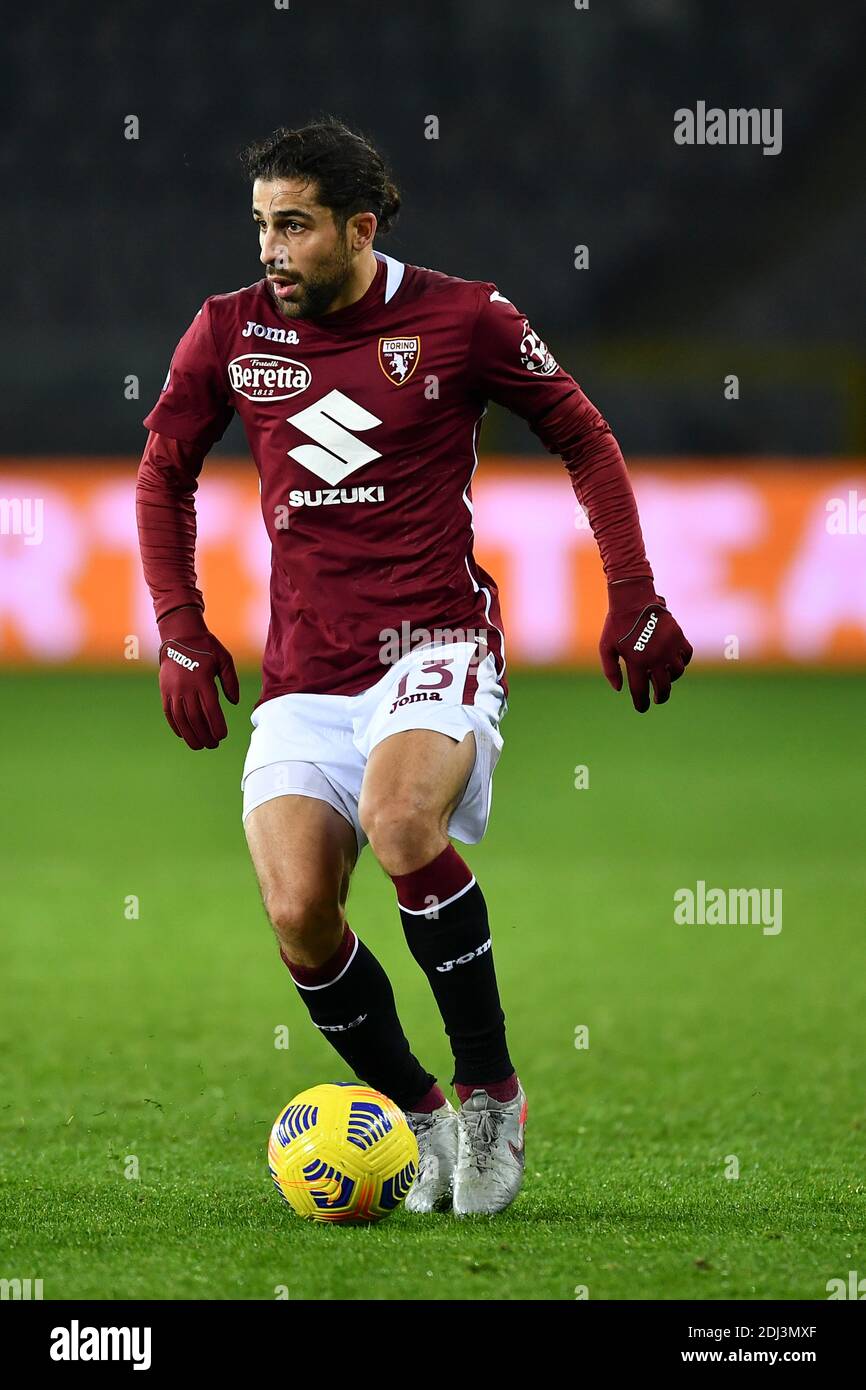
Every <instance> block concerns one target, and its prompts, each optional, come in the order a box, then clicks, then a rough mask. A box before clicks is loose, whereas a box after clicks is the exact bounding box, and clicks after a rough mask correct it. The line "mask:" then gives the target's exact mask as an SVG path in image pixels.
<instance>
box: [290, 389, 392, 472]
mask: <svg viewBox="0 0 866 1390" xmlns="http://www.w3.org/2000/svg"><path fill="white" fill-rule="evenodd" d="M286 423H287V424H289V425H294V427H295V429H296V430H298V431H299V432H300V433H301V434H305V435H307V437H308V438H309V439H315V441H316V443H315V444H299V445H298V446H297V447H296V448H294V449H289V458H290V459H294V460H295V462H296V463H300V464H301V465H302V467H304V468H308V469H309V471H310V472H311V473H315V474H316V476H317V477H319V478H322V479H324V481H325V482H326V483H330V485H331V487H338V486H339V484H340V483H342V482H343V480H344V479H345V478H348V476H349V474H350V473H354V472H355V470H356V469H358V468H363V467H364V464H365V463H372V462H373V460H374V459H380V458H381V457H382V455H381V454H380V453H379V451H378V449H371V448H370V446H369V444H365V443H364V441H363V439H358V438H357V436H356V435H355V434H353V433H352V431H353V430H359V431H363V430H372V429H374V428H375V426H376V425H381V423H382V421H381V420H380V419H379V417H378V415H371V413H370V411H369V410H365V409H364V407H363V406H362V405H358V403H357V401H353V400H352V398H351V397H350V396H344V395H343V392H342V391H337V390H334V391H329V392H328V394H327V396H323V397H322V399H321V400H320V401H316V402H315V404H314V405H308V406H307V408H306V409H305V410H299V411H298V413H297V415H288V416H286Z"/></svg>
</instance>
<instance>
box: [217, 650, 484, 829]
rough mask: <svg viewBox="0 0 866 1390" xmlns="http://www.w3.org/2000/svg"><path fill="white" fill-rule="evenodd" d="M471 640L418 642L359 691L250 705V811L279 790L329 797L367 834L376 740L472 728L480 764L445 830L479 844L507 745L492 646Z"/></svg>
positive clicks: (460, 735)
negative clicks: (367, 787) (366, 790)
mask: <svg viewBox="0 0 866 1390" xmlns="http://www.w3.org/2000/svg"><path fill="white" fill-rule="evenodd" d="M475 654H476V647H475V643H474V642H452V643H449V644H447V645H446V644H438V645H436V646H432V645H431V646H425V647H418V648H416V649H415V650H413V651H411V652H409V653H408V654H407V655H406V656H404V657H402V658H401V660H400V661H398V662H396V663H395V664H394V665H393V666H390V667H389V668H388V670H387V671H386V673H385V675H384V676H383V677H382V679H381V680H379V681H377V682H376V684H375V685H372V686H370V688H369V690H364V691H362V693H361V694H360V695H307V694H303V693H299V694H294V695H277V696H275V697H274V699H272V700H266V701H265V702H264V704H261V705H259V706H258V707H257V708H256V709H254V710H253V713H252V716H251V719H252V724H253V734H252V737H251V739H250V746H249V751H248V752H247V757H246V762H245V763H244V772H243V777H242V779H241V787H242V789H243V794H244V807H243V818H244V820H246V818H247V816H248V815H249V814H250V812H251V811H254V810H255V808H256V807H257V806H261V805H262V803H263V802H265V801H271V800H272V799H273V798H274V797H277V796H311V797H314V798H315V799H316V800H318V801H326V802H327V803H328V805H329V806H333V808H334V810H335V811H338V812H339V813H340V815H342V816H345V818H346V820H348V821H350V822H351V824H352V825H353V826H354V827H355V834H356V836H357V840H358V852H359V853H360V851H361V850H362V849H363V847H364V845H365V844H366V843H367V837H366V835H365V834H364V832H363V830H362V829H361V823H360V821H359V819H358V800H359V798H360V795H361V782H362V780H363V777H364V770H365V768H366V766H367V759H368V758H369V756H370V753H371V752H372V750H373V749H374V748H375V747H376V745H377V744H379V743H382V742H383V740H384V739H386V738H390V736H391V735H392V734H398V733H403V732H404V731H405V730H407V729H434V730H436V731H437V732H438V733H442V734H448V735H449V736H450V737H451V738H454V739H456V740H457V741H458V743H459V742H462V741H463V739H464V738H466V736H467V734H469V733H474V735H475V749H476V754H475V766H474V767H473V769H472V774H471V776H470V778H469V781H468V783H467V785H466V791H465V792H464V794H463V799H462V801H461V802H460V805H459V806H457V807H456V809H455V810H454V812H453V814H452V816H451V820H450V821H449V823H448V833H449V835H453V836H454V837H455V839H458V840H462V841H463V842H464V843H465V844H476V843H477V842H478V841H479V840H480V839H481V838H482V836H483V835H484V832H485V830H486V829H487V822H488V820H489V818H490V804H491V800H492V779H493V771H494V768H495V767H496V763H497V761H498V759H499V754H500V752H501V751H502V735H501V734H500V732H499V721H500V719H501V718H502V716H503V714H504V713H505V710H506V702H505V696H504V692H503V689H502V686H501V685H500V683H499V679H498V677H497V675H496V665H495V661H494V658H493V655H492V654H491V653H488V654H487V655H486V656H485V657H484V659H483V661H480V662H476V661H474V660H473V658H474V657H475Z"/></svg>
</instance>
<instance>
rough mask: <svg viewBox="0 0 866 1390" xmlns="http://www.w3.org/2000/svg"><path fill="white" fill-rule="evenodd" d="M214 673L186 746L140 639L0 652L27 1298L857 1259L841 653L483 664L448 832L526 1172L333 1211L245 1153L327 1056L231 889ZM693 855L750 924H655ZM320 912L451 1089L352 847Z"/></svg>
mask: <svg viewBox="0 0 866 1390" xmlns="http://www.w3.org/2000/svg"><path fill="white" fill-rule="evenodd" d="M242 687H243V688H242V696H243V702H242V705H241V707H240V708H239V709H238V710H235V711H231V716H230V717H231V730H232V733H231V738H230V739H229V740H228V741H227V743H225V744H223V746H222V747H221V748H220V750H219V751H218V752H216V753H214V752H210V753H207V752H202V753H198V754H192V753H191V752H189V751H188V750H187V749H186V748H185V747H184V746H183V745H182V744H181V743H180V742H179V741H178V740H177V739H175V738H174V736H173V735H172V734H171V732H170V730H169V729H168V728H167V726H166V725H165V723H164V721H163V717H162V713H161V710H160V706H159V700H158V695H157V690H156V682H155V677H154V675H153V673H152V672H149V673H145V672H133V671H129V672H123V673H119V674H114V675H110V674H109V675H90V674H66V673H58V674H52V675H47V676H46V675H35V674H29V673H28V674H9V673H6V674H5V675H4V678H3V681H2V690H0V715H2V720H3V727H4V729H5V732H6V738H5V741H4V742H5V752H4V774H5V778H4V780H5V790H4V817H3V820H4V828H3V835H2V851H3V856H4V863H3V895H2V896H3V906H2V915H3V919H4V921H3V930H2V936H0V975H2V979H3V1008H2V1095H0V1277H5V1278H14V1277H19V1278H41V1279H42V1280H43V1287H44V1296H45V1298H46V1299H49V1298H62V1299H92V1298H96V1299H102V1298H123V1299H128V1298H156V1299H199V1298H207V1299H233V1298H244V1299H273V1298H274V1297H275V1296H277V1291H278V1290H280V1289H282V1288H284V1289H285V1290H287V1294H288V1297H289V1298H290V1299H292V1300H306V1299H326V1298H330V1299H334V1298H347V1299H369V1298H373V1299H419V1298H420V1299H433V1300H436V1299H517V1298H530V1299H557V1300H559V1299H564V1300H570V1299H573V1298H574V1297H575V1291H576V1289H578V1288H579V1287H580V1286H585V1287H586V1288H587V1290H588V1295H589V1298H590V1299H649V1298H663V1299H685V1298H700V1299H707V1300H712V1299H724V1298H733V1299H773V1298H783V1299H793V1298H803V1299H824V1298H826V1296H827V1293H826V1285H827V1281H828V1280H829V1279H831V1278H835V1277H840V1278H844V1279H847V1273H848V1271H849V1270H850V1269H857V1270H858V1271H859V1273H860V1276H861V1277H863V1276H866V1239H864V1235H863V1231H864V1228H866V1219H864V1218H866V1204H864V1159H863V1151H864V1138H866V1101H864V1089H863V1056H864V1050H863V1040H864V1025H863V1020H864V1012H866V984H864V971H863V926H864V913H863V903H864V900H866V857H864V854H863V826H864V823H866V814H864V812H866V792H864V780H863V764H862V721H863V680H862V676H857V675H851V676H833V675H828V674H812V675H802V676H799V675H789V674H772V673H767V674H762V675H750V674H748V673H746V672H740V671H738V670H736V671H735V670H734V669H733V668H731V670H730V672H728V671H723V672H717V673H706V674H701V673H694V674H693V673H690V674H689V676H688V677H687V679H686V680H685V681H683V682H682V683H681V684H680V685H678V686H677V687H676V688H675V691H674V696H673V699H672V701H671V703H670V704H669V705H668V706H667V707H666V708H664V709H662V710H658V709H652V710H651V711H650V713H649V714H648V715H646V716H645V717H643V718H639V717H638V716H637V715H636V714H634V713H633V711H632V710H631V708H630V705H628V704H627V696H626V695H625V694H623V695H620V696H618V697H616V696H614V695H613V694H612V692H611V691H610V690H609V688H608V687H607V685H606V684H605V683H604V681H603V679H602V677H601V676H600V675H590V674H584V675H571V674H565V673H553V674H521V673H515V674H514V675H513V676H512V691H511V710H510V712H509V714H508V716H507V718H506V720H505V723H504V725H503V732H504V733H505V737H506V746H505V752H504V754H503V757H502V760H501V762H500V766H499V769H498V771H497V774H496V780H495V796H494V805H493V815H492V819H491V825H490V829H489V831H488V836H487V839H486V840H485V842H484V843H483V845H481V846H476V847H472V848H467V849H466V851H465V853H466V856H467V858H468V860H469V862H470V863H471V864H472V866H473V868H474V869H475V871H476V872H477V874H478V876H479V880H480V882H481V883H482V886H483V887H484V891H485V894H486V896H487V900H488V903H489V906H490V910H491V922H492V925H493V940H494V950H495V958H496V967H497V973H498V976H499V982H500V988H501V991H502V995H503V1002H504V1006H505V1010H506V1015H507V1018H508V1024H509V1043H510V1047H511V1051H512V1055H513V1057H514V1059H515V1061H516V1064H517V1066H518V1069H519V1072H520V1075H521V1078H522V1080H523V1083H524V1086H525V1088H526V1091H527V1093H528V1097H529V1122H528V1126H527V1176H526V1182H525V1184H524V1188H523V1191H522V1192H521V1194H520V1196H519V1198H518V1200H517V1202H516V1203H515V1204H514V1205H513V1207H512V1208H511V1209H510V1210H509V1211H507V1212H506V1213H504V1214H502V1215H501V1216H499V1217H494V1218H487V1217H483V1218H476V1219H473V1220H469V1221H457V1220H456V1219H455V1218H454V1217H452V1216H450V1215H442V1216H432V1217H422V1218H419V1217H411V1216H409V1215H408V1214H407V1213H406V1212H405V1211H402V1210H401V1211H398V1212H397V1213H396V1214H395V1215H394V1216H392V1217H391V1218H389V1219H388V1220H387V1221H385V1222H383V1223H382V1224H381V1225H379V1226H376V1227H368V1228H351V1229H348V1228H347V1229H340V1228H330V1227H318V1226H315V1225H310V1224H306V1223H302V1222H300V1221H299V1220H298V1219H297V1218H295V1217H294V1216H293V1215H292V1213H291V1212H290V1211H289V1210H288V1208H287V1207H285V1206H284V1205H283V1204H282V1203H281V1202H280V1200H279V1198H278V1196H277V1194H276V1192H275V1190H274V1189H273V1186H272V1184H271V1181H270V1178H269V1176H268V1171H267V1164H266V1157H265V1146H266V1141H267V1136H268V1132H269V1129H270V1126H271V1124H272V1122H273V1120H274V1117H275V1115H276V1114H277V1111H278V1110H279V1109H280V1107H281V1106H282V1105H283V1104H284V1103H285V1102H286V1101H288V1100H289V1099H290V1098H291V1096H292V1095H294V1094H295V1093H296V1092H297V1091H299V1090H301V1089H303V1088H304V1087H306V1086H308V1085H311V1084H313V1083H314V1082H317V1081H327V1080H346V1079H348V1073H347V1071H346V1070H345V1069H344V1068H343V1066H342V1063H341V1062H340V1061H339V1059H338V1058H337V1057H336V1055H335V1054H334V1053H333V1052H332V1051H331V1049H330V1048H329V1047H328V1045H327V1043H326V1042H325V1040H324V1039H323V1038H322V1037H321V1036H320V1035H318V1034H317V1033H315V1031H314V1030H313V1029H312V1027H311V1025H310V1024H309V1022H308V1019H307V1015H306V1012H305V1011H304V1010H303V1008H302V1007H301V1006H300V1004H299V1001H298V1000H297V997H296V995H295V991H294V989H293V987H292V986H291V984H290V981H289V979H288V976H287V974H286V971H285V969H284V967H283V966H282V965H281V963H280V961H279V957H278V955H277V951H276V947H275V945H274V943H273V940H272V937H271V934H270V929H269V927H268V926H267V924H266V922H265V919H264V915H263V912H262V908H261V905H260V903H259V899H258V893H257V890H256V887H255V883H254V879H253V873H252V869H251V867H250V865H249V862H248V859H247V853H246V847H245V844H244V840H243V835H242V830H241V823H240V796H239V790H238V781H239V775H240V768H241V764H242V760H243V755H244V752H245V749H246V736H247V729H248V727H249V726H248V711H249V707H250V706H251V704H252V701H253V699H254V698H255V695H256V694H257V691H258V686H257V683H256V679H255V677H254V676H253V675H252V674H248V675H247V677H246V679H245V681H243V682H242ZM582 764H585V765H586V766H587V767H588V770H589V786H588V788H586V789H581V790H577V789H576V788H575V786H574V782H575V768H576V767H577V766H579V765H582ZM699 879H703V880H704V881H705V882H706V883H707V884H708V885H710V886H722V887H726V888H727V887H765V888H781V889H782V890H783V894H784V897H783V904H784V906H783V913H784V915H783V927H782V931H781V932H780V933H779V934H778V935H775V936H770V935H765V934H763V932H762V930H761V927H760V925H737V926H708V925H704V926H699V925H694V926H681V925H676V924H675V922H674V918H673V894H674V892H675V890H676V889H677V888H679V887H689V886H691V887H694V885H695V884H696V882H697V880H699ZM130 895H136V897H137V898H138V902H139V916H138V918H137V919H129V918H128V917H127V916H126V915H125V904H126V900H127V899H128V897H129V896H130ZM349 920H350V921H351V923H352V924H353V926H354V927H355V929H356V930H357V931H358V933H359V934H360V935H361V936H362V937H363V938H364V939H365V940H366V941H367V942H368V943H369V945H370V946H371V947H372V949H373V950H374V951H375V952H376V953H377V954H378V955H379V957H380V959H381V960H382V962H383V964H384V965H385V967H386V969H387V970H388V972H389V974H390V975H391V978H392V980H393V982H394V987H395V990H396V993H397V999H398V1005H399V1008H400V1013H401V1017H402V1019H403V1023H404V1026H405V1027H406V1030H407V1032H408V1034H409V1037H410V1039H411V1041H412V1045H413V1048H414V1049H415V1051H416V1052H417V1054H418V1056H419V1057H420V1058H421V1060H422V1061H423V1062H424V1064H425V1065H426V1066H428V1067H429V1068H430V1069H431V1070H432V1071H434V1072H436V1073H437V1074H438V1076H439V1078H440V1080H441V1081H442V1083H443V1085H444V1086H445V1088H446V1091H448V1092H449V1093H451V1088H450V1086H449V1083H450V1078H451V1074H452V1073H451V1070H450V1066H449V1063H450V1055H449V1052H448V1048H447V1042H446V1039H445V1037H444V1034H443V1032H442V1028H441V1024H440V1022H439V1018H438V1014H437V1012H436V1009H435V1005H434V1003H433V1000H432V996H430V994H429V991H428V989H427V985H426V982H425V980H424V978H423V976H422V975H421V973H420V971H419V970H418V969H417V967H416V966H415V964H414V962H413V961H412V960H411V958H410V956H409V954H408V951H407V949H406V947H405V944H404V941H403V937H402V932H401V929H400V924H399V919H398V916H397V913H396V910H395V906H394V902H393V894H392V890H391V885H390V884H389V883H388V881H387V879H385V877H384V876H383V874H382V873H381V871H380V870H379V869H378V867H377V865H376V864H375V862H374V861H373V859H372V856H371V854H370V851H369V850H367V851H365V853H364V856H363V858H362V861H361V864H360V866H359V869H358V871H357V873H356V876H355V883H354V886H353V889H352V893H351V896H350V901H349ZM280 1025H287V1026H288V1029H289V1040H290V1045H289V1048H288V1050H279V1049H277V1048H276V1047H275V1046H274V1036H275V1033H274V1030H275V1029H276V1028H278V1027H279V1026H280ZM581 1026H586V1027H587V1028H588V1030H589V1046H588V1047H587V1048H577V1047H575V1036H576V1035H575V1030H576V1029H577V1028H579V1027H581ZM131 1156H134V1158H135V1159H136V1160H137V1165H138V1177H137V1178H135V1177H127V1176H126V1175H125V1174H126V1172H128V1171H131V1170H132V1168H133V1165H131V1163H130V1157H131ZM731 1156H733V1157H734V1158H735V1159H736V1161H737V1163H738V1165H739V1177H737V1178H732V1177H727V1176H726V1171H728V1172H730V1171H733V1159H732V1157H731Z"/></svg>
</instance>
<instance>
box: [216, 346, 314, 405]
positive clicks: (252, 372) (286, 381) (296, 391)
mask: <svg viewBox="0 0 866 1390" xmlns="http://www.w3.org/2000/svg"><path fill="white" fill-rule="evenodd" d="M312 379H313V378H312V373H311V372H310V369H309V367H307V366H305V365H304V363H303V362H295V361H294V359H293V358H291V357H267V356H265V355H264V354H263V353H260V352H245V353H243V354H242V356H240V357H235V358H234V360H233V361H232V362H229V382H230V384H231V388H232V390H233V391H237V393H238V395H239V396H245V397H246V399H247V400H248V401H286V400H288V399H289V397H290V396H298V395H300V393H301V391H306V389H307V387H308V386H309V384H310V382H311V381H312Z"/></svg>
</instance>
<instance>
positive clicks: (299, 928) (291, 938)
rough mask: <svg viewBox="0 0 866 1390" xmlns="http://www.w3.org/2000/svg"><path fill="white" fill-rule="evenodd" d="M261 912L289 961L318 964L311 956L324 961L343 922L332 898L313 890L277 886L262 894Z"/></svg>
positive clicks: (337, 906) (336, 942) (334, 948)
mask: <svg viewBox="0 0 866 1390" xmlns="http://www.w3.org/2000/svg"><path fill="white" fill-rule="evenodd" d="M265 909H266V911H267V914H268V918H269V920H270V923H271V926H272V927H273V929H274V934H275V935H276V937H277V940H278V941H279V943H280V945H281V946H282V948H283V949H284V951H285V952H286V955H287V956H288V957H289V959H290V960H297V961H298V962H299V963H301V964H306V963H310V964H312V963H315V964H318V962H317V961H313V960H312V957H315V956H319V955H322V956H323V959H325V958H327V955H328V954H332V953H333V951H335V950H336V949H337V946H338V945H339V942H340V936H341V934H342V923H343V919H342V913H341V912H340V907H339V904H338V903H337V901H336V899H335V898H334V899H332V898H331V897H330V896H326V895H324V894H322V893H321V892H320V891H316V890H315V889H304V888H302V887H301V888H290V887H281V888H278V889H274V890H273V891H272V892H269V893H268V894H267V895H266V897H265ZM329 946H330V948H331V949H330V952H329V951H328V947H329Z"/></svg>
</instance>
